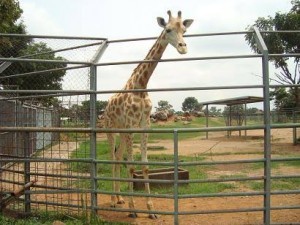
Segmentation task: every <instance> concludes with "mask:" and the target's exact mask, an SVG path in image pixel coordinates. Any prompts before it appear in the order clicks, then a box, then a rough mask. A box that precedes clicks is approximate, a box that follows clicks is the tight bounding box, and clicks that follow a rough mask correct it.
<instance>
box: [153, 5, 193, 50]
mask: <svg viewBox="0 0 300 225" xmlns="http://www.w3.org/2000/svg"><path fill="white" fill-rule="evenodd" d="M168 15H169V21H168V23H166V22H165V20H164V18H161V17H157V22H158V24H159V26H161V27H163V28H164V32H165V40H166V42H167V43H170V44H171V45H173V46H174V47H175V48H176V49H177V51H178V52H179V53H180V54H185V53H187V47H186V43H185V42H184V40H183V34H184V33H185V32H186V29H187V28H188V27H189V26H190V25H191V24H192V23H193V20H190V19H187V20H184V21H182V19H181V11H179V12H178V16H177V18H175V17H173V16H172V14H171V11H170V10H169V11H168Z"/></svg>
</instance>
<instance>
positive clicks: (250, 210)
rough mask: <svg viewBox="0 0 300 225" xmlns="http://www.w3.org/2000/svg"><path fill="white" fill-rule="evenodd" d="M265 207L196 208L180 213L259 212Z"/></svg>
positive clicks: (180, 213)
mask: <svg viewBox="0 0 300 225" xmlns="http://www.w3.org/2000/svg"><path fill="white" fill-rule="evenodd" d="M264 209H265V208H263V207H261V208H241V209H215V210H195V211H180V212H179V213H178V214H179V215H193V214H220V213H242V212H258V211H263V210H264Z"/></svg>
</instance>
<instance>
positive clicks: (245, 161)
mask: <svg viewBox="0 0 300 225" xmlns="http://www.w3.org/2000/svg"><path fill="white" fill-rule="evenodd" d="M258 162H265V159H264V158H261V159H244V160H228V161H213V162H205V161H195V162H178V165H179V166H199V165H218V164H242V163H258Z"/></svg>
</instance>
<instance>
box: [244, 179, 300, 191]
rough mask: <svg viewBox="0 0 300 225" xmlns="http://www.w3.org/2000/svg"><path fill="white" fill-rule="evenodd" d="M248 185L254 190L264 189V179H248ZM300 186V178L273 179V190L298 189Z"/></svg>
mask: <svg viewBox="0 0 300 225" xmlns="http://www.w3.org/2000/svg"><path fill="white" fill-rule="evenodd" d="M246 185H247V186H248V187H249V188H251V189H252V190H254V191H262V190H263V189H264V182H263V181H248V182H246ZM299 188H300V178H284V179H276V180H275V179H274V180H272V181H271V190H272V191H275V190H298V189H299Z"/></svg>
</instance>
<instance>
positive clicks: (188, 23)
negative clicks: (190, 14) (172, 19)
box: [183, 20, 194, 28]
mask: <svg viewBox="0 0 300 225" xmlns="http://www.w3.org/2000/svg"><path fill="white" fill-rule="evenodd" d="M193 21H194V20H184V21H183V25H184V26H185V27H186V28H188V27H190V26H191V24H192V23H193Z"/></svg>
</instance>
